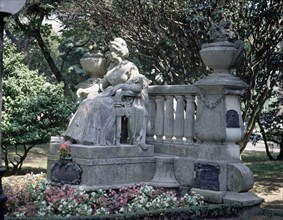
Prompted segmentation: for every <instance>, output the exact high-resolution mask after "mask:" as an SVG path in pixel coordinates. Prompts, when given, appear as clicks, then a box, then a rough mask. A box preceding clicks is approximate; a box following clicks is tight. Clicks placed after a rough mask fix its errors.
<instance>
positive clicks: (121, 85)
mask: <svg viewBox="0 0 283 220" xmlns="http://www.w3.org/2000/svg"><path fill="white" fill-rule="evenodd" d="M109 47H110V59H111V63H110V65H109V67H108V69H107V73H106V74H105V75H104V77H103V78H102V79H101V81H100V83H98V84H94V85H93V86H91V87H89V88H85V89H79V90H78V92H77V94H78V95H82V94H83V95H84V96H85V97H87V98H86V99H84V100H83V101H82V102H81V103H80V105H79V107H78V109H77V111H76V113H75V114H74V115H73V117H72V119H71V121H70V123H69V125H68V128H67V130H66V131H65V132H64V134H63V136H64V138H65V139H68V140H71V141H73V142H74V143H78V144H85V145H113V144H115V143H117V141H116V140H115V138H117V137H116V136H115V132H116V126H117V125H116V114H117V113H116V110H115V103H116V104H117V102H118V103H120V105H122V106H123V111H124V113H125V114H124V115H125V117H126V118H127V133H128V143H129V144H135V145H143V144H144V143H145V135H146V119H147V102H148V101H147V93H146V88H147V86H148V82H149V81H148V80H147V79H146V77H145V76H143V75H142V74H140V73H139V70H138V68H137V66H136V65H135V64H134V63H132V62H130V61H128V60H127V59H126V58H127V57H128V56H129V50H128V48H127V44H126V42H125V41H124V40H123V39H122V38H115V39H114V40H113V41H111V42H110V44H109Z"/></svg>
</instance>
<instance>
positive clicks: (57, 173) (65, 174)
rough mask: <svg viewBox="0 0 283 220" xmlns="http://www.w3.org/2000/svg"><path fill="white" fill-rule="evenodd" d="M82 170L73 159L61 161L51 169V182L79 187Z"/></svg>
mask: <svg viewBox="0 0 283 220" xmlns="http://www.w3.org/2000/svg"><path fill="white" fill-rule="evenodd" d="M81 175H82V169H81V168H80V166H79V165H78V164H76V163H74V162H73V161H72V159H60V160H58V161H56V162H55V163H53V165H52V167H51V181H52V182H53V183H58V184H62V185H64V184H70V185H79V184H80V183H81Z"/></svg>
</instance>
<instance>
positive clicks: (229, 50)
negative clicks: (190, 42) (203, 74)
mask: <svg viewBox="0 0 283 220" xmlns="http://www.w3.org/2000/svg"><path fill="white" fill-rule="evenodd" d="M237 51H238V50H237V49H236V48H235V47H234V43H230V42H228V41H223V42H213V43H208V44H204V45H203V46H202V50H201V51H200V56H201V59H202V61H203V62H204V64H205V65H206V66H208V67H209V68H211V69H213V72H214V73H227V72H228V69H229V68H230V67H231V66H232V65H233V64H234V61H235V58H236V55H237Z"/></svg>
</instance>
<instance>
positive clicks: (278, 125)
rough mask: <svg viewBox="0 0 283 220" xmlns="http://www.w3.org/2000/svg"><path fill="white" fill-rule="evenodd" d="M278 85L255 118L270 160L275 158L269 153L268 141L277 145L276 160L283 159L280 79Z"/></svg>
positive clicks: (282, 105)
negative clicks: (278, 149) (258, 115)
mask: <svg viewBox="0 0 283 220" xmlns="http://www.w3.org/2000/svg"><path fill="white" fill-rule="evenodd" d="M279 83H280V84H279V85H280V87H279V88H278V89H275V90H274V93H273V95H272V97H274V98H273V99H270V101H269V102H267V103H266V105H265V108H264V111H263V112H262V113H261V115H260V117H259V119H258V120H257V122H258V125H259V127H260V131H261V133H262V136H263V140H264V143H265V146H266V152H267V156H268V157H269V159H270V160H275V158H274V157H273V156H272V155H271V153H270V147H269V145H271V144H269V143H272V144H273V145H278V146H279V147H280V152H279V154H278V156H277V158H276V159H277V160H283V114H282V113H283V102H282V100H283V97H282V81H281V82H279Z"/></svg>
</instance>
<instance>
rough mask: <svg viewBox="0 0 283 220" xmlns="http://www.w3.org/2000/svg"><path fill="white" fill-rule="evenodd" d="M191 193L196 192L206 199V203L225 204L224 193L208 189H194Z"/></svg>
mask: <svg viewBox="0 0 283 220" xmlns="http://www.w3.org/2000/svg"><path fill="white" fill-rule="evenodd" d="M191 192H195V193H197V194H200V195H201V196H203V197H204V201H206V202H211V203H223V197H224V196H225V193H226V192H224V191H213V190H207V189H199V188H192V189H191Z"/></svg>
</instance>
